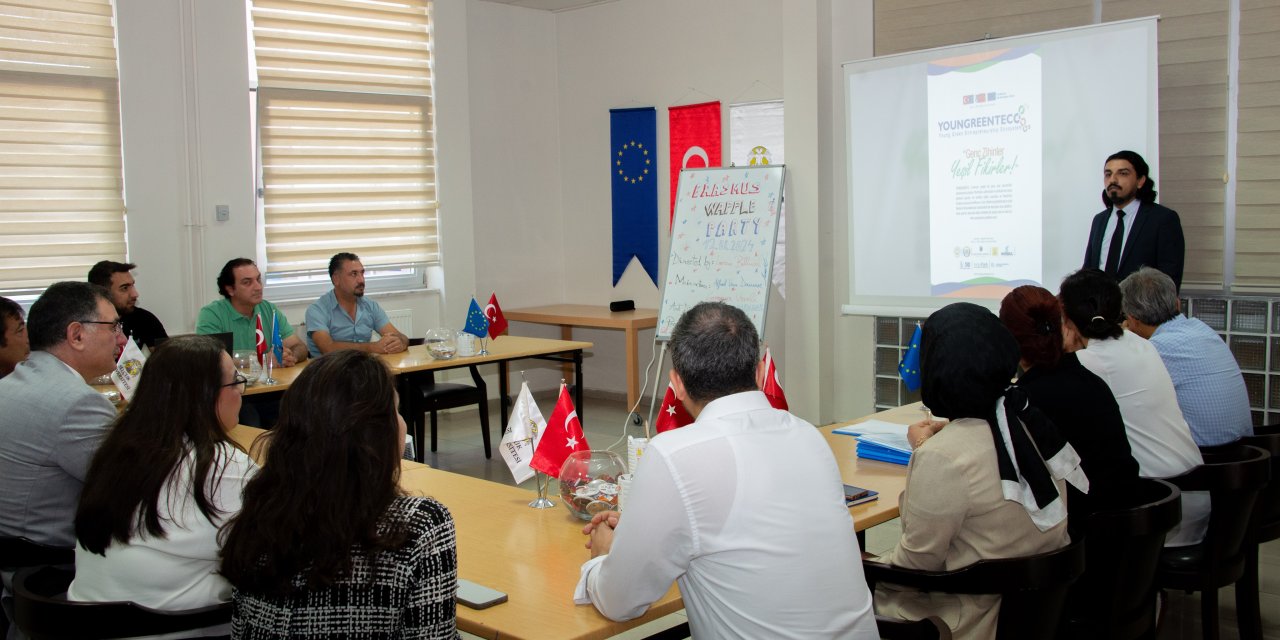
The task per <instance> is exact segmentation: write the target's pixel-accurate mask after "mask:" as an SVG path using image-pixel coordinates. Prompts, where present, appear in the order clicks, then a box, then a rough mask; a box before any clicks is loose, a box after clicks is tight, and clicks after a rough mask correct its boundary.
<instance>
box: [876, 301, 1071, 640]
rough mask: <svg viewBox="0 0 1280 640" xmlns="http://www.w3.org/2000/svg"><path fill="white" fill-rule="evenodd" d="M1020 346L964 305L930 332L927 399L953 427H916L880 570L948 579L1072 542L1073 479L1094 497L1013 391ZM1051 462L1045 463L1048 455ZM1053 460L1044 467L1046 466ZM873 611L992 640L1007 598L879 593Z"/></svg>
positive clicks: (945, 311) (1047, 428)
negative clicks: (940, 574) (893, 538)
mask: <svg viewBox="0 0 1280 640" xmlns="http://www.w3.org/2000/svg"><path fill="white" fill-rule="evenodd" d="M1018 359H1019V354H1018V344H1017V342H1015V341H1014V339H1013V336H1012V335H1010V334H1009V332H1008V330H1006V329H1005V328H1004V326H1003V325H1001V324H1000V321H999V320H998V319H997V318H996V316H995V315H994V314H992V313H991V312H990V311H988V310H987V309H985V308H983V307H979V306H977V305H973V304H969V303H957V304H952V305H948V306H946V307H943V308H942V309H941V310H939V311H937V312H936V313H934V314H933V315H931V316H929V319H928V320H927V321H926V322H925V324H924V336H923V342H922V351H921V366H920V369H921V372H922V377H923V389H922V393H923V399H924V402H925V404H926V405H927V406H928V407H929V408H930V409H931V410H932V411H933V412H934V413H935V414H936V415H938V416H942V417H945V418H949V419H950V422H949V423H945V426H944V423H937V422H935V423H918V424H916V425H912V427H911V429H910V430H909V435H908V438H909V439H910V440H911V442H912V445H913V446H914V448H915V452H914V454H913V455H912V456H911V464H910V465H909V466H908V467H907V486H906V490H905V491H903V493H902V496H901V497H900V499H899V505H900V510H901V520H902V537H901V538H900V539H899V540H898V544H897V545H896V546H895V547H894V548H893V549H892V550H891V551H889V553H888V554H886V555H885V556H884V557H883V558H881V560H882V561H884V562H888V563H890V564H893V565H897V566H901V567H905V568H908V569H919V570H926V571H951V570H955V569H960V568H963V567H966V566H968V565H971V564H973V563H974V562H977V561H979V560H988V559H997V558H1014V557H1021V556H1029V555H1034V554H1037V553H1043V552H1047V551H1052V550H1054V549H1058V548H1061V547H1063V546H1065V545H1066V544H1067V543H1068V542H1069V538H1068V535H1067V509H1066V505H1065V504H1064V500H1063V495H1064V492H1065V486H1064V482H1063V481H1064V480H1067V481H1070V482H1071V483H1072V484H1075V485H1076V486H1077V487H1079V488H1080V489H1081V490H1082V491H1084V490H1087V488H1088V480H1087V479H1086V478H1085V476H1084V473H1083V472H1082V471H1081V470H1080V468H1079V457H1078V456H1077V455H1076V454H1075V451H1074V450H1073V449H1072V448H1071V446H1070V445H1068V444H1067V443H1066V442H1065V441H1064V440H1062V438H1061V437H1060V436H1059V435H1058V434H1057V431H1056V429H1055V428H1054V427H1053V425H1052V423H1050V422H1049V421H1048V420H1047V419H1046V418H1045V417H1044V415H1043V414H1041V413H1040V412H1039V411H1037V410H1035V409H1034V408H1032V407H1031V406H1030V405H1028V403H1027V398H1026V394H1024V393H1023V392H1022V391H1021V390H1020V389H1018V388H1017V387H1013V386H1011V385H1010V383H1009V382H1010V379H1011V378H1012V377H1013V375H1014V374H1015V373H1016V371H1017V366H1018ZM1041 454H1043V456H1044V457H1042V455H1041ZM1046 458H1047V460H1048V461H1047V462H1046ZM875 604H876V613H878V614H881V615H885V616H889V617H894V618H902V619H907V620H916V619H920V618H924V617H926V616H930V615H936V616H939V617H940V618H942V620H943V621H944V622H946V623H947V626H948V627H950V628H951V629H952V633H953V635H954V637H955V638H957V639H962V638H993V637H995V631H996V622H997V619H998V616H999V613H1000V597H999V596H994V595H965V594H947V593H926V592H919V591H914V590H910V589H906V588H903V587H898V586H896V585H892V584H883V583H882V584H880V585H878V586H877V588H876V594H875Z"/></svg>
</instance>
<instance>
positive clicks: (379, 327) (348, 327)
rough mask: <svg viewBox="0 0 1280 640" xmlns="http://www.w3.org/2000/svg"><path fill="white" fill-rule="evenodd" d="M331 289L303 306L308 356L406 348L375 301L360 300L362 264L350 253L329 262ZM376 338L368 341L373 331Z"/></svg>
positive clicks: (390, 351) (403, 339)
mask: <svg viewBox="0 0 1280 640" xmlns="http://www.w3.org/2000/svg"><path fill="white" fill-rule="evenodd" d="M329 279H330V280H332V281H333V290H331V291H330V292H329V293H326V294H324V295H322V296H320V299H319V300H316V301H315V302H313V303H311V306H310V307H307V349H308V350H310V351H311V356H312V357H319V356H320V355H321V354H324V353H329V352H330V351H337V350H338V349H358V350H360V351H367V352H369V353H399V352H401V351H404V350H405V349H407V348H408V347H409V339H408V338H406V337H405V335H404V334H403V333H400V331H399V330H398V329H396V328H395V325H393V324H391V320H390V319H389V318H387V313H386V312H385V311H383V310H382V307H381V306H379V305H378V303H377V302H374V301H373V300H369V299H368V298H365V297H364V264H362V263H361V262H360V257H359V256H357V255H356V254H354V253H339V254H337V255H335V256H333V258H332V259H330V260H329ZM374 331H377V332H378V335H379V336H380V338H379V339H378V341H377V342H370V340H371V339H372V337H373V332H374Z"/></svg>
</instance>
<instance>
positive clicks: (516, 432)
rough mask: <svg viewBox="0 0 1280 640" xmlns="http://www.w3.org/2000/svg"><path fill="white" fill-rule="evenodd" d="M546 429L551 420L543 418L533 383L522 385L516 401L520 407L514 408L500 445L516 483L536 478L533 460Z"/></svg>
mask: <svg viewBox="0 0 1280 640" xmlns="http://www.w3.org/2000/svg"><path fill="white" fill-rule="evenodd" d="M546 428H547V421H546V420H543V419H542V412H541V411H539V410H538V405H537V404H536V403H534V401H533V394H532V393H530V392H529V383H528V382H526V383H524V384H522V385H520V395H519V396H518V397H517V398H516V406H515V407H514V408H512V409H511V420H509V421H508V422H507V431H506V432H505V433H503V434H502V444H500V445H498V450H499V451H500V452H501V453H502V459H503V460H505V461H506V463H507V468H508V469H511V477H512V478H515V481H516V484H519V483H521V482H524V481H525V480H528V479H529V478H532V477H533V469H531V468H529V461H530V460H531V459H532V458H533V452H534V450H535V449H537V448H538V441H539V440H541V439H542V432H543V431H545V430H546Z"/></svg>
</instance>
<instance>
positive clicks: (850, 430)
mask: <svg viewBox="0 0 1280 640" xmlns="http://www.w3.org/2000/svg"><path fill="white" fill-rule="evenodd" d="M832 433H839V434H843V435H846V436H862V435H885V436H899V435H900V436H902V437H903V438H904V439H905V438H906V437H907V425H905V424H897V423H895V422H885V421H883V420H867V421H866V422H859V423H858V424H851V425H849V426H847V427H840V428H839V429H836V430H835V431H833V432H832Z"/></svg>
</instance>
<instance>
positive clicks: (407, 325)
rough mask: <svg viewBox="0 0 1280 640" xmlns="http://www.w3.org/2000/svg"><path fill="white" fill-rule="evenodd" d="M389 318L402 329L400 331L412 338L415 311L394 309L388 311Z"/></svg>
mask: <svg viewBox="0 0 1280 640" xmlns="http://www.w3.org/2000/svg"><path fill="white" fill-rule="evenodd" d="M387 320H390V321H391V324H392V325H394V326H395V328H397V329H399V330H400V333H403V334H404V335H406V336H409V337H410V338H412V337H413V336H414V333H413V313H412V312H411V311H409V310H408V309H393V310H391V311H388V312H387Z"/></svg>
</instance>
